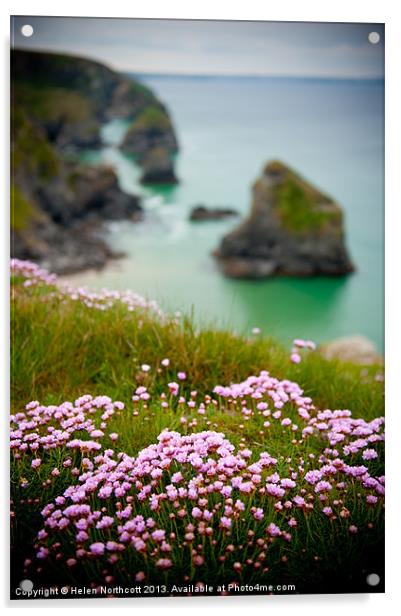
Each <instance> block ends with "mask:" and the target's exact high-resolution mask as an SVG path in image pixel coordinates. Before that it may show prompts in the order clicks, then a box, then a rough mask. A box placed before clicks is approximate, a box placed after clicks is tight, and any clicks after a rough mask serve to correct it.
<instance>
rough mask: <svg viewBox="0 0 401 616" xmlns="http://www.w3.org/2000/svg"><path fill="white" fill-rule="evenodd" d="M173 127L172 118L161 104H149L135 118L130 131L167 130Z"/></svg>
mask: <svg viewBox="0 0 401 616" xmlns="http://www.w3.org/2000/svg"><path fill="white" fill-rule="evenodd" d="M170 128H171V123H170V118H169V117H168V115H167V113H166V112H165V111H164V109H163V108H162V107H160V106H156V105H149V106H148V107H146V108H145V109H144V110H143V111H142V112H141V113H140V114H139V115H138V117H137V118H135V120H134V122H133V124H132V126H131V128H130V129H129V131H133V132H136V131H138V132H139V131H154V130H157V131H165V130H169V129H170Z"/></svg>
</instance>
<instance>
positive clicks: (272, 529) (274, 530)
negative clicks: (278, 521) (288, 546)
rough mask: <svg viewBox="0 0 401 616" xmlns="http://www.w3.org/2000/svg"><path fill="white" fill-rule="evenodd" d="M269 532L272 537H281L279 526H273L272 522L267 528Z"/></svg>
mask: <svg viewBox="0 0 401 616" xmlns="http://www.w3.org/2000/svg"><path fill="white" fill-rule="evenodd" d="M267 532H268V533H269V535H270V536H271V537H278V536H279V535H281V530H280V529H279V527H278V526H276V525H275V524H273V522H271V523H270V524H269V526H268V527H267Z"/></svg>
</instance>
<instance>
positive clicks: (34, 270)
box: [10, 259, 57, 287]
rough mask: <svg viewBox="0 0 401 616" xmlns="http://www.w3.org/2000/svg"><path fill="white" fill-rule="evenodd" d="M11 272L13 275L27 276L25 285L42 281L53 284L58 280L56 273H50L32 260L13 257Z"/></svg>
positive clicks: (28, 285)
mask: <svg viewBox="0 0 401 616" xmlns="http://www.w3.org/2000/svg"><path fill="white" fill-rule="evenodd" d="M10 272H11V275H12V276H20V277H22V278H25V281H24V286H25V287H30V286H33V285H36V284H40V283H42V284H47V285H50V286H53V285H54V284H56V282H57V276H56V274H50V273H49V272H48V271H47V270H45V269H43V268H41V267H39V265H37V264H36V263H32V261H23V260H21V259H11V261H10Z"/></svg>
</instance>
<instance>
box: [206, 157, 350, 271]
mask: <svg viewBox="0 0 401 616" xmlns="http://www.w3.org/2000/svg"><path fill="white" fill-rule="evenodd" d="M215 256H216V257H217V258H218V260H219V263H220V265H221V267H222V270H223V272H224V273H225V274H226V275H227V276H231V277H234V278H265V277H270V276H317V275H326V276H342V275H345V274H348V273H350V272H352V271H353V269H354V266H353V264H352V262H351V260H350V257H349V255H348V252H347V249H346V246H345V240H344V226H343V212H342V209H341V207H340V206H339V205H338V204H337V203H335V201H333V199H331V197H328V196H327V195H326V194H324V193H322V192H320V191H319V190H318V189H317V188H315V187H314V186H312V185H311V184H309V183H308V182H307V181H306V180H304V179H303V178H302V177H300V176H299V175H298V174H297V173H296V172H295V171H293V170H292V169H290V168H289V167H287V166H286V165H284V164H283V163H282V162H279V161H272V162H269V163H268V164H267V165H266V166H265V168H264V170H263V173H262V175H261V176H260V177H259V179H258V180H257V181H256V182H255V184H254V186H253V199H252V207H251V212H250V215H249V216H248V218H247V219H246V220H245V221H244V222H242V223H241V224H240V225H239V226H238V227H236V228H235V229H234V230H233V231H232V232H231V233H229V234H228V235H226V236H225V237H224V238H223V239H222V241H221V244H220V247H219V248H218V250H216V252H215Z"/></svg>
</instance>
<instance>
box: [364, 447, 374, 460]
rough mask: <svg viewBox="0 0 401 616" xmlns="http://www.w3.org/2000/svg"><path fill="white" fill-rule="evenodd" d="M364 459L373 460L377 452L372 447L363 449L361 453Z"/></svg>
mask: <svg viewBox="0 0 401 616" xmlns="http://www.w3.org/2000/svg"><path fill="white" fill-rule="evenodd" d="M362 458H363V459H364V460H374V459H375V458H377V452H376V451H375V450H374V449H365V451H364V452H363V454H362Z"/></svg>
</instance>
